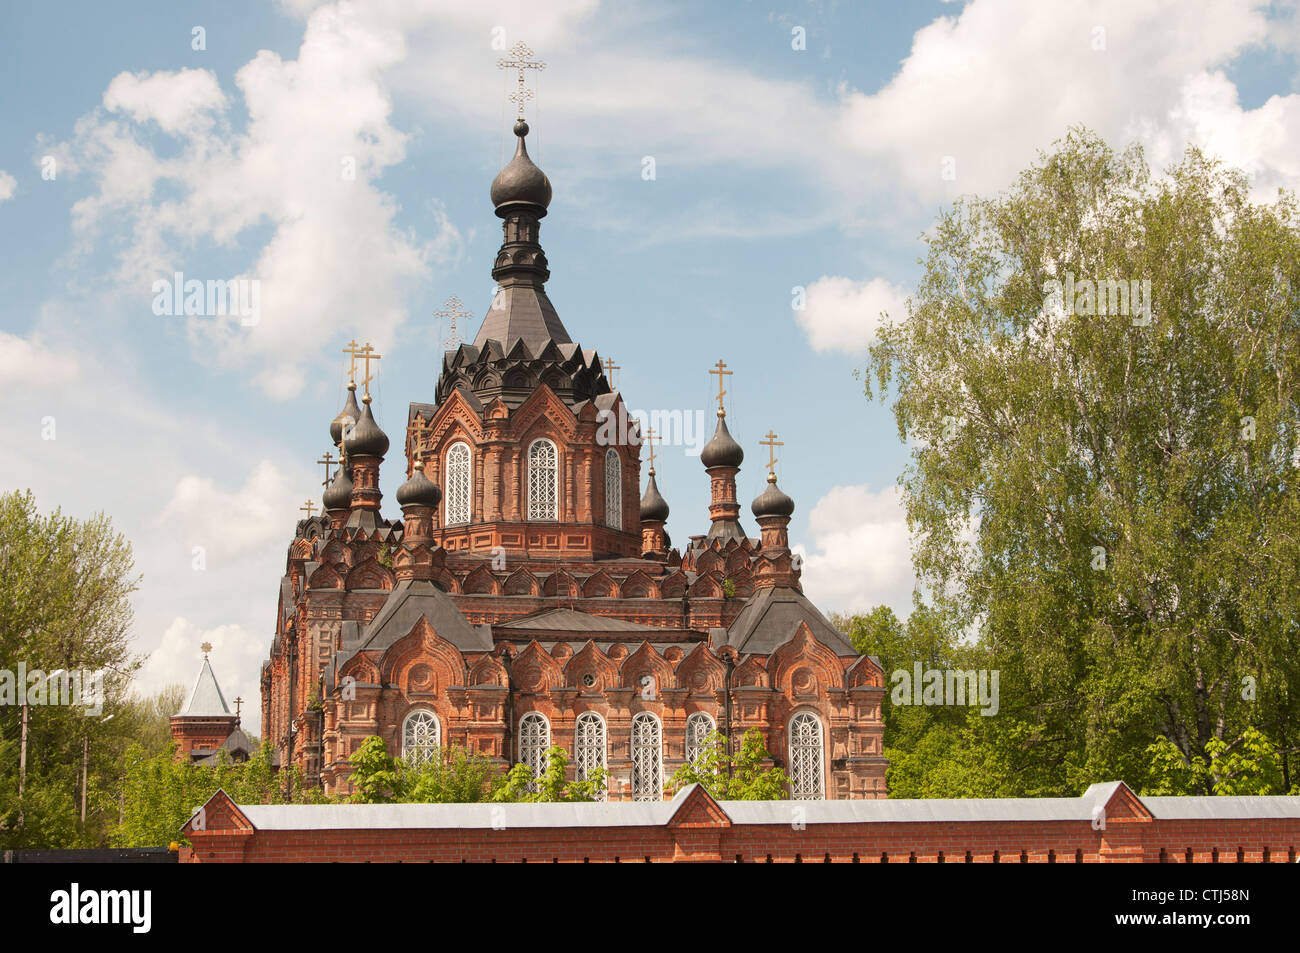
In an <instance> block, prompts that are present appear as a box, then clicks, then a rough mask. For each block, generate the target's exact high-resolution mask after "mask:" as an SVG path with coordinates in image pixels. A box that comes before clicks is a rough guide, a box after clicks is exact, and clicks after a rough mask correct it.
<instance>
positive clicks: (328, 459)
mask: <svg viewBox="0 0 1300 953" xmlns="http://www.w3.org/2000/svg"><path fill="white" fill-rule="evenodd" d="M316 462H317V463H321V464H324V466H325V482H324V483H322V484H321V486H329V485H330V467H332V466H333V465H334V464H336V463H338V462H339V461H337V460H335V459H334V454H332V453H330V452H329V451H328V450H326V451H325V456H323V457H321V458H320V459H319V460H317V461H316Z"/></svg>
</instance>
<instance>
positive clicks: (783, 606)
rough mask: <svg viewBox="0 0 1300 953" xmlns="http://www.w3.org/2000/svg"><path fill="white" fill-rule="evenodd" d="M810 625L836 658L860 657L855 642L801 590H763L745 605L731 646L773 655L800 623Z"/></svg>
mask: <svg viewBox="0 0 1300 953" xmlns="http://www.w3.org/2000/svg"><path fill="white" fill-rule="evenodd" d="M801 622H806V623H808V628H810V629H811V630H812V634H813V637H814V638H815V639H817V641H818V642H821V643H822V644H823V645H825V646H826V647H827V648H829V649H830V650H831V651H832V652H834V653H835V654H836V655H857V654H859V653H858V650H857V649H855V648H854V647H853V645H852V643H851V642H849V640H848V639H846V638H845V637H844V633H842V632H840V631H839V630H838V629H837V628H835V626H833V625H831V624H830V622H829V621H827V619H826V617H825V616H824V615H822V614H821V612H819V611H818V609H817V607H816V606H814V605H813V604H812V603H811V602H809V601H808V597H807V596H805V595H804V594H803V593H802V592H800V591H799V590H797V589H788V588H785V587H775V588H771V589H760V590H758V592H756V593H754V595H753V596H751V597H750V598H749V600H748V601H747V602H746V603H745V607H744V608H743V609H741V610H740V615H738V616H736V620H735V621H734V622H732V623H731V627H730V628H729V629H727V644H729V645H734V646H735V647H736V649H737V650H738V651H740V652H742V653H746V652H754V653H758V654H761V655H770V654H771V653H772V652H773V651H774V650H775V649H776V648H777V647H778V646H780V645H781V644H783V643H784V642H785V641H786V640H787V639H789V638H790V636H791V635H793V634H794V631H795V630H796V629H798V628H799V623H801Z"/></svg>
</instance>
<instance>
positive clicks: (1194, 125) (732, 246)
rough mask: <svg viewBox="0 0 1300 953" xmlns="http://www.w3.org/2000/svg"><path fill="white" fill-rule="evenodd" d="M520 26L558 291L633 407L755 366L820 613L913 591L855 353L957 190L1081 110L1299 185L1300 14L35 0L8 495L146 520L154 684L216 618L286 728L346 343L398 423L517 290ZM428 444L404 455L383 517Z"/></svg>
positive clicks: (2, 54)
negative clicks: (180, 307)
mask: <svg viewBox="0 0 1300 953" xmlns="http://www.w3.org/2000/svg"><path fill="white" fill-rule="evenodd" d="M519 42H523V43H526V44H527V45H528V46H529V47H530V48H531V49H532V51H533V58H534V59H535V60H541V61H544V62H545V64H546V67H545V69H544V70H531V71H529V74H528V76H527V81H528V88H529V89H530V90H532V92H533V96H532V98H531V99H530V100H529V101H528V103H527V105H526V107H525V109H526V113H527V117H528V120H529V122H530V124H531V125H532V130H533V131H532V133H531V134H530V136H529V148H530V152H531V153H532V156H533V158H534V159H535V160H536V161H537V163H538V164H539V165H540V166H541V167H542V168H543V169H544V170H545V171H546V173H547V175H548V176H549V178H550V180H551V183H552V186H553V188H554V199H553V201H552V203H551V206H550V210H549V214H548V216H547V217H546V218H545V219H544V220H543V223H542V231H541V240H542V244H543V246H544V247H545V249H546V252H547V256H548V259H549V262H550V268H551V279H550V282H549V283H548V286H547V288H548V292H549V294H550V297H551V300H552V301H553V302H554V304H555V306H556V308H557V310H558V312H559V314H560V316H561V318H562V320H563V321H564V323H565V325H566V327H567V328H568V330H569V333H570V335H571V336H572V337H573V339H574V340H576V341H578V342H580V343H581V344H582V345H583V346H584V347H587V348H595V349H597V350H598V351H599V352H600V354H601V355H602V357H609V358H613V360H614V361H615V362H616V363H617V365H618V367H619V369H618V370H617V371H615V384H616V386H617V388H618V389H619V390H620V391H621V392H622V394H623V396H624V400H625V401H626V402H627V404H628V406H629V407H631V408H633V409H635V410H641V411H644V412H647V413H650V412H653V411H661V412H675V411H676V412H681V413H682V414H683V415H685V416H686V417H687V418H688V419H692V420H694V419H697V415H703V419H704V421H705V427H706V428H707V429H708V431H710V432H711V428H712V423H713V420H714V418H713V408H714V407H715V406H716V405H715V403H714V399H713V397H712V395H713V394H714V393H715V392H716V379H715V378H714V377H711V376H710V375H709V374H708V370H709V368H710V367H711V366H712V365H713V364H715V363H716V362H717V361H718V360H719V359H721V360H724V361H726V363H727V365H728V367H729V368H730V369H731V370H732V371H734V376H732V377H730V378H728V380H727V388H728V394H727V397H726V401H727V410H728V424H729V426H730V429H731V431H732V434H733V435H734V436H735V437H736V439H737V440H739V441H740V443H741V444H742V445H743V447H744V449H745V453H746V462H745V466H744V468H743V469H742V471H741V474H740V478H739V491H740V494H741V498H742V500H744V501H747V500H749V499H751V498H752V497H753V496H755V495H757V494H758V493H759V492H760V491H761V490H762V488H763V486H764V477H765V473H766V471H765V467H764V464H765V462H766V459H767V450H766V448H765V447H763V446H761V445H760V443H759V441H760V439H762V437H763V435H765V434H766V433H767V432H768V431H769V430H774V431H775V432H776V434H777V435H778V439H780V440H782V441H783V442H784V446H782V447H780V448H779V452H778V456H779V460H778V463H777V464H776V472H777V474H778V476H779V478H780V484H781V487H782V488H783V489H784V490H785V492H787V493H788V494H789V495H790V496H792V497H793V498H794V499H795V501H796V507H797V508H796V511H795V516H794V520H793V522H792V523H791V527H790V532H791V540H792V544H793V545H794V546H795V548H796V549H797V550H798V551H800V552H801V553H803V554H804V556H805V560H806V561H805V564H804V587H805V591H806V592H807V593H808V594H809V596H810V597H811V598H812V599H813V600H814V601H815V602H816V603H817V604H818V605H819V606H821V607H822V608H823V609H824V610H826V611H840V612H853V611H865V610H868V609H870V608H872V607H873V606H876V605H880V604H885V605H889V606H891V607H892V608H894V610H895V611H896V612H898V613H900V614H901V615H905V614H906V613H907V612H908V610H909V609H910V607H911V604H912V593H913V588H914V585H915V579H914V575H913V571H912V567H911V562H910V556H909V551H910V547H909V536H908V529H907V523H906V518H905V514H904V511H903V507H902V498H901V496H900V493H899V491H898V489H897V483H898V481H899V479H900V476H901V474H902V473H903V471H904V468H905V467H906V465H907V461H908V447H907V446H906V445H904V444H903V443H902V442H901V441H900V439H899V435H898V430H897V426H896V424H895V422H894V418H893V415H892V412H891V410H890V407H889V404H888V402H887V401H886V402H881V401H879V400H877V401H874V402H871V401H868V400H867V399H866V397H865V395H864V392H863V386H862V382H861V380H860V379H859V376H858V375H855V372H861V370H862V368H863V367H864V366H865V359H866V352H867V348H868V346H869V345H870V343H871V341H872V339H873V337H874V334H875V329H876V328H877V327H878V326H879V324H880V322H881V321H882V320H883V318H882V315H888V316H890V317H891V318H895V319H897V318H901V317H904V316H905V315H906V308H907V304H906V302H907V296H908V289H909V288H911V287H913V286H914V285H915V283H916V281H917V280H918V278H919V277H920V273H921V268H920V265H919V263H918V259H919V258H920V256H921V255H922V254H923V253H924V248H925V246H924V242H923V235H924V233H925V232H926V230H927V229H928V228H930V227H931V226H932V224H933V223H934V221H935V218H936V216H938V215H939V214H940V213H941V212H942V210H943V209H944V208H946V207H948V206H950V205H951V203H952V202H953V201H954V200H955V199H956V198H958V197H960V196H963V195H979V196H983V197H992V196H994V195H996V194H997V193H998V192H1000V191H1002V190H1004V189H1006V188H1008V187H1009V186H1010V185H1011V184H1012V182H1013V181H1014V179H1015V177H1016V175H1017V173H1018V172H1019V171H1020V170H1022V169H1024V168H1026V167H1028V166H1029V165H1031V164H1032V163H1033V162H1034V161H1035V158H1036V157H1037V155H1038V154H1039V153H1040V152H1041V151H1044V150H1049V149H1050V148H1051V146H1052V144H1053V142H1055V141H1056V140H1058V139H1060V138H1061V137H1062V136H1064V135H1065V133H1066V131H1067V129H1068V128H1069V127H1070V126H1071V125H1074V124H1081V125H1085V126H1087V127H1089V128H1091V129H1092V130H1094V131H1096V132H1097V133H1099V134H1100V135H1102V136H1103V137H1104V138H1106V139H1107V141H1109V142H1110V143H1111V144H1112V145H1114V146H1116V147H1121V146H1124V145H1127V144H1129V143H1140V144H1141V145H1143V146H1144V148H1145V149H1146V150H1147V155H1148V158H1149V160H1150V161H1151V162H1152V164H1153V165H1156V166H1164V165H1167V164H1168V163H1170V162H1172V161H1174V160H1176V159H1177V158H1178V157H1179V156H1180V155H1181V154H1182V153H1183V151H1184V150H1185V149H1186V148H1187V147H1188V146H1189V145H1194V146H1197V147H1199V148H1202V149H1204V150H1206V151H1207V152H1210V153H1212V154H1214V155H1217V156H1219V157H1221V158H1222V159H1223V160H1224V161H1225V162H1227V163H1229V164H1231V165H1233V166H1236V167H1239V168H1241V169H1243V170H1245V171H1246V172H1247V173H1248V174H1249V175H1250V176H1251V180H1252V185H1253V187H1254V189H1255V191H1256V193H1257V194H1258V195H1259V196H1260V197H1266V196H1268V195H1271V194H1276V191H1277V189H1278V188H1285V189H1295V188H1296V184H1297V177H1298V176H1300V83H1298V78H1300V73H1298V71H1297V53H1300V16H1298V15H1297V8H1296V3H1295V2H1294V0H1290V2H1274V3H1262V2H1250V0H1182V2H1167V0H1088V2H1067V0H997V2H993V0H968V2H966V3H960V2H953V3H942V2H930V0H917V2H908V3H855V4H848V3H836V2H817V3H806V2H804V3H800V2H792V3H789V4H787V5H785V6H773V5H771V4H768V3H746V2H740V0H735V2H725V3H716V4H707V5H705V4H696V3H685V2H680V3H675V2H665V3H656V4H645V3H634V2H614V3H605V2H599V0H556V2H547V3H542V2H537V0H515V2H491V0H484V2H476V3H473V4H467V3H464V2H463V0H448V2H442V0H370V2H362V0H357V2H316V0H283V2H278V3H277V2H271V0H265V2H260V3H259V2H251V0H226V2H223V3H220V4H215V3H212V4H207V3H204V4H200V3H177V2H175V0H166V2H154V0H139V2H134V3H131V4H127V5H122V4H102V3H97V2H89V0H87V2H51V3H42V4H21V5H18V4H15V5H10V6H9V7H8V8H7V9H6V11H5V30H4V31H3V32H2V33H0V395H2V396H3V399H4V402H5V404H6V407H7V411H8V412H7V414H6V415H5V417H4V421H3V423H0V428H2V429H0V434H2V435H3V439H0V491H8V490H14V489H28V488H30V489H31V490H32V491H33V492H34V493H35V495H36V499H37V503H38V505H39V506H40V508H41V509H42V510H51V509H53V508H55V507H59V508H61V509H62V510H63V511H64V512H65V513H67V514H71V515H73V516H77V517H85V516H89V515H91V514H92V513H95V512H99V511H103V512H105V513H107V514H108V515H109V516H111V517H112V519H113V522H114V524H115V526H116V527H117V528H118V529H119V530H120V531H121V532H122V533H124V534H125V535H126V537H127V538H128V539H129V540H130V541H131V543H132V545H133V547H134V550H135V555H136V564H137V570H138V571H139V573H140V574H141V576H142V580H141V584H140V588H139V591H138V592H137V593H136V595H135V597H134V609H135V622H134V631H133V639H134V645H135V650H136V651H137V652H138V653H139V654H140V655H141V656H144V657H145V662H144V665H143V667H142V669H141V672H140V675H139V678H138V689H139V690H140V691H141V692H145V693H147V692H153V691H156V690H158V689H159V688H162V687H164V686H166V685H168V684H174V683H183V684H185V685H186V686H187V687H188V686H189V685H191V684H192V683H193V680H194V678H195V676H196V675H197V673H198V667H199V664H200V659H201V653H200V650H199V645H200V644H201V643H202V642H204V641H209V642H211V643H212V645H213V652H212V664H213V667H214V670H215V672H216V674H217V677H218V679H219V681H220V683H221V685H222V687H223V689H224V690H225V693H226V695H227V697H228V698H231V699H233V698H234V697H236V696H241V697H242V698H244V699H245V700H246V704H245V708H244V712H245V716H246V717H245V725H246V727H248V728H250V729H251V730H253V731H254V732H257V731H259V730H260V725H259V721H260V717H259V716H260V709H259V702H258V697H259V696H258V687H257V686H258V672H259V667H260V663H261V661H262V660H263V659H264V658H266V657H267V653H268V650H269V646H270V641H271V637H272V635H273V633H274V624H275V608H276V595H277V591H278V580H279V578H280V576H281V575H282V573H283V572H284V568H285V556H286V551H287V547H288V544H289V542H290V540H291V539H292V536H293V530H294V525H295V522H296V520H297V519H299V518H300V517H301V516H302V513H301V512H300V511H299V507H301V506H302V505H303V504H304V503H305V502H306V501H307V500H308V499H312V500H315V501H317V503H318V502H319V496H320V492H321V486H320V481H321V480H322V478H323V474H322V473H321V469H320V468H319V467H318V466H316V465H315V464H314V462H313V461H315V460H317V459H318V458H319V457H320V455H321V454H322V453H323V452H325V451H326V450H327V449H331V444H330V440H329V436H328V426H329V423H330V421H331V420H332V419H333V417H334V416H335V415H336V414H337V413H338V412H339V410H340V408H341V407H342V405H343V398H344V386H345V384H346V379H347V359H346V358H345V357H344V355H343V353H342V348H343V346H344V345H345V344H346V343H347V342H348V341H350V340H352V339H356V340H357V341H369V342H372V343H373V344H374V345H375V347H376V350H377V351H378V352H379V353H380V354H382V355H383V357H382V359H381V360H380V361H379V363H378V365H377V368H376V370H375V383H374V386H373V393H374V397H375V403H374V407H375V411H376V416H377V418H378V420H379V423H380V425H381V426H382V427H384V428H385V429H386V430H387V432H388V434H389V436H390V437H392V438H393V439H394V443H395V445H397V446H400V443H401V432H400V428H401V427H402V425H403V424H404V421H405V416H406V405H407V403H408V402H409V401H431V400H432V396H433V391H434V383H435V380H436V378H437V374H438V370H439V367H440V362H441V353H442V349H441V342H442V341H443V340H444V339H445V338H446V337H447V335H448V333H449V328H448V327H447V326H446V324H445V323H440V319H439V318H437V317H435V314H436V312H438V311H441V310H444V303H445V302H446V301H447V299H448V298H449V297H450V296H452V295H455V296H457V297H458V298H459V299H460V300H461V301H462V302H464V305H465V308H466V310H467V311H469V312H471V315H472V316H471V317H469V318H468V319H466V320H463V321H462V322H460V326H459V328H458V330H459V332H460V334H461V335H462V336H463V337H464V338H466V339H470V340H472V338H473V335H474V332H475V331H476V330H477V327H478V324H479V322H480V321H481V320H482V316H483V315H484V314H485V313H486V311H487V309H488V307H489V306H490V303H491V299H492V292H493V283H492V280H491V276H490V269H491V263H492V260H493V258H494V256H495V253H496V250H497V247H498V246H499V244H500V226H499V222H498V220H497V219H496V218H495V217H494V215H493V214H492V206H491V203H490V201H489V199H488V187H489V185H490V183H491V180H492V178H493V176H494V175H495V174H496V172H497V171H498V170H499V169H500V167H501V166H502V165H503V164H504V162H505V161H506V160H507V159H508V158H509V155H510V151H509V150H511V149H512V147H513V142H512V136H511V134H510V126H511V125H512V121H513V118H514V116H513V111H514V108H515V107H514V104H512V103H508V102H507V94H508V93H509V92H510V91H511V89H512V88H513V87H514V84H515V82H516V78H517V77H516V74H514V73H507V72H506V71H503V70H501V69H498V68H497V65H496V64H497V61H498V60H499V59H501V58H502V57H503V56H506V55H507V52H508V50H509V49H510V48H511V47H513V46H514V44H516V43H519ZM178 272H179V273H180V274H181V275H182V276H183V278H184V279H186V280H195V279H197V280H199V281H202V282H208V281H231V280H239V281H246V282H250V283H249V284H244V285H241V286H239V287H242V288H245V289H253V288H256V289H257V298H256V301H255V303H256V309H255V310H254V309H253V308H252V307H251V305H252V304H253V303H254V301H253V299H251V298H250V299H246V300H247V302H248V303H249V305H250V307H249V308H248V309H247V311H246V316H244V317H240V316H238V315H220V314H205V315H188V316H187V315H184V314H179V315H178V314H168V313H166V311H167V309H166V308H163V307H162V306H161V305H160V303H159V298H160V296H159V294H158V293H157V291H158V285H157V284H156V283H157V282H160V281H161V282H164V283H166V284H165V285H164V287H171V284H172V283H174V282H175V280H176V279H175V277H174V276H175V275H176V274H177V273H178ZM253 282H255V284H253ZM162 297H163V298H166V297H168V295H162ZM798 303H801V304H802V307H801V308H800V307H796V304H798ZM160 311H161V312H163V313H159V312H160ZM683 436H685V435H683ZM706 436H707V434H706ZM699 442H700V441H699V440H694V441H688V440H685V439H680V440H678V441H677V442H676V443H675V444H674V445H670V446H665V447H663V448H661V449H660V450H659V451H658V453H657V460H656V463H657V467H656V469H657V472H658V483H659V487H660V489H661V491H662V492H663V495H664V497H665V498H666V499H667V500H668V502H669V504H670V506H671V508H672V516H671V519H670V520H669V524H668V529H669V532H670V533H671V534H672V535H673V538H674V541H675V543H676V544H678V545H680V544H682V543H684V542H685V541H686V540H687V538H688V537H689V536H690V535H692V534H696V533H703V532H705V531H706V530H707V526H708V511H707V505H708V480H707V478H706V475H705V473H704V471H703V468H702V466H701V465H700V462H699V459H698V450H699ZM692 443H693V444H694V445H693V446H692V445H691V444H692ZM403 469H404V468H403V465H402V461H401V460H400V453H398V452H394V453H393V454H390V458H389V460H388V462H387V463H386V465H385V467H384V469H383V474H382V479H381V487H382V489H383V492H384V495H385V499H386V505H385V513H386V514H387V515H389V516H391V517H397V516H398V515H399V514H398V512H397V510H396V507H395V504H394V502H393V495H394V493H395V492H396V489H397V487H398V486H399V485H400V483H401V480H402V477H403V474H402V471H403ZM743 516H744V519H743V520H742V522H743V524H744V525H746V527H747V528H748V529H749V530H750V532H751V534H756V528H755V526H754V524H753V520H752V517H750V516H749V513H748V509H747V508H746V509H744V510H743Z"/></svg>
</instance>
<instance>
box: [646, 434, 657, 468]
mask: <svg viewBox="0 0 1300 953" xmlns="http://www.w3.org/2000/svg"><path fill="white" fill-rule="evenodd" d="M657 436H659V435H658V434H657V433H655V428H654V427H650V428H647V430H646V432H645V439H646V443H648V444H650V472H651V473H654V472H655V437H657Z"/></svg>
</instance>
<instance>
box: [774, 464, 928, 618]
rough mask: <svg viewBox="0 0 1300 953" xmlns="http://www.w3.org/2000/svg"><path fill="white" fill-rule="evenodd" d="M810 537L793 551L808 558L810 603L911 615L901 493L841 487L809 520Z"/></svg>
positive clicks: (806, 587) (909, 563)
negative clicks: (882, 607) (883, 608)
mask: <svg viewBox="0 0 1300 953" xmlns="http://www.w3.org/2000/svg"><path fill="white" fill-rule="evenodd" d="M808 532H809V536H810V537H811V539H810V541H809V543H808V544H807V545H804V544H802V543H801V544H798V545H795V546H794V547H793V549H794V550H795V551H796V552H798V553H800V554H801V555H802V556H803V558H804V563H803V580H802V581H803V587H804V592H806V593H807V594H808V598H810V599H812V600H813V601H814V602H815V603H817V605H819V606H821V607H823V608H825V609H828V610H831V611H835V612H866V611H868V610H870V609H873V608H875V607H876V606H878V605H881V604H883V605H887V606H889V607H890V608H891V609H893V610H894V612H895V613H897V614H898V616H899V617H900V618H906V616H907V615H908V614H909V613H910V612H911V610H912V589H913V587H914V586H915V576H914V574H913V572H912V558H911V543H910V537H909V534H908V529H907V516H906V513H905V511H904V509H903V500H902V494H901V492H900V490H899V489H898V487H896V486H890V487H885V488H884V489H882V490H880V491H878V492H872V490H871V488H870V487H868V486H865V485H858V486H837V487H833V488H832V489H831V490H830V492H828V493H827V494H826V495H825V496H823V497H822V498H821V499H820V500H818V501H817V505H816V506H814V507H813V510H812V513H811V515H810V516H809V518H808Z"/></svg>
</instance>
